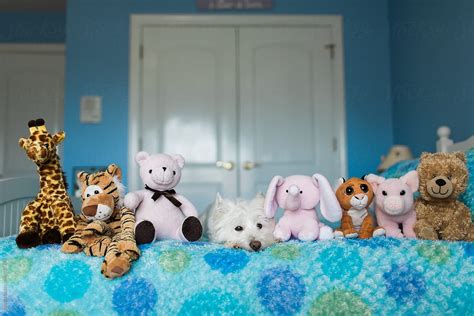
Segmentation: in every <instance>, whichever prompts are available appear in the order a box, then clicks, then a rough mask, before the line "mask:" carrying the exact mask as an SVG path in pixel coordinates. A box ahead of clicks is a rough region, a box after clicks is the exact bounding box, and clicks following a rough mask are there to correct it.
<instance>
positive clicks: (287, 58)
mask: <svg viewBox="0 0 474 316" xmlns="http://www.w3.org/2000/svg"><path fill="white" fill-rule="evenodd" d="M330 42H331V29H330V28H329V27H314V28H309V27H308V28H298V27H291V28H278V27H272V28H266V27H261V28H253V27H249V28H247V27H243V28H240V31H239V41H238V43H239V56H240V58H239V65H240V67H239V72H240V109H241V111H240V126H241V128H240V161H241V165H242V176H241V192H242V194H243V196H246V197H250V196H252V195H253V194H255V192H257V191H263V192H265V190H266V186H267V185H268V183H269V181H270V180H271V178H272V177H273V176H274V175H277V174H279V175H282V176H288V175H291V174H307V175H312V174H314V173H315V172H320V173H322V174H325V175H327V176H328V177H329V178H330V180H333V179H335V178H337V177H339V174H338V173H339V172H340V171H339V167H338V159H337V155H336V152H335V151H334V148H333V146H332V145H333V144H332V143H333V139H334V137H335V135H336V134H335V132H336V131H335V127H334V125H335V124H334V121H335V119H336V118H335V114H334V110H333V108H334V101H333V100H334V99H333V66H332V59H331V56H330V54H329V51H328V50H327V49H326V48H325V45H326V44H327V43H330Z"/></svg>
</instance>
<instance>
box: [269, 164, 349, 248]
mask: <svg viewBox="0 0 474 316" xmlns="http://www.w3.org/2000/svg"><path fill="white" fill-rule="evenodd" d="M319 202H321V203H320V208H321V215H322V216H323V217H324V218H325V219H327V220H328V221H330V222H337V221H339V220H341V217H342V210H341V206H340V205H339V202H338V201H337V198H336V195H335V194H334V191H333V190H332V188H331V185H330V184H329V182H328V180H327V179H326V178H325V177H324V176H322V175H320V174H318V173H316V174H314V175H313V176H311V177H309V176H301V175H294V176H289V177H286V178H283V177H281V176H275V177H273V179H272V181H271V182H270V185H269V186H268V190H267V194H266V197H265V204H264V208H265V214H266V216H267V217H269V218H273V217H274V216H275V213H276V211H277V209H278V207H281V208H283V209H284V210H285V212H284V214H283V216H282V217H281V218H280V220H279V221H278V224H277V225H276V227H275V230H274V233H273V234H274V236H275V238H277V239H279V240H281V241H287V240H288V239H290V238H291V236H293V237H296V238H298V239H299V240H303V241H313V240H316V239H318V238H319V239H332V238H334V233H333V231H332V229H331V228H330V227H329V226H326V225H324V224H323V223H320V222H319V220H318V217H317V215H316V210H315V207H316V205H318V203H319Z"/></svg>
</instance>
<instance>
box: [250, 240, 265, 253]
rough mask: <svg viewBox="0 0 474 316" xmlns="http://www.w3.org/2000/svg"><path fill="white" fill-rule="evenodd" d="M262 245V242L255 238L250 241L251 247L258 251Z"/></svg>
mask: <svg viewBox="0 0 474 316" xmlns="http://www.w3.org/2000/svg"><path fill="white" fill-rule="evenodd" d="M261 247H262V243H261V242H259V241H258V240H253V241H251V242H250V248H252V249H253V250H254V251H258V250H259V249H260V248H261Z"/></svg>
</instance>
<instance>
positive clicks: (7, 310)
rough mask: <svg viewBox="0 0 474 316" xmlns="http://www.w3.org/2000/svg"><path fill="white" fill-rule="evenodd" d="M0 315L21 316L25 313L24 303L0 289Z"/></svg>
mask: <svg viewBox="0 0 474 316" xmlns="http://www.w3.org/2000/svg"><path fill="white" fill-rule="evenodd" d="M0 298H2V300H1V301H0V316H23V315H26V310H25V305H24V304H23V302H21V301H20V300H19V299H18V297H16V296H12V295H10V294H8V292H7V293H6V294H5V292H2V291H0Z"/></svg>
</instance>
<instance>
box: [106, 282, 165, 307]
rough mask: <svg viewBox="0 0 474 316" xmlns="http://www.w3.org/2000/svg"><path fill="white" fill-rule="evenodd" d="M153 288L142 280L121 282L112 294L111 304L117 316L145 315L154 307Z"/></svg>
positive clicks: (154, 296)
mask: <svg viewBox="0 0 474 316" xmlns="http://www.w3.org/2000/svg"><path fill="white" fill-rule="evenodd" d="M157 299H158V294H157V292H156V289H155V287H154V286H153V285H152V284H151V283H150V282H149V281H147V280H145V279H142V278H135V279H128V280H125V281H122V282H121V283H120V285H119V286H117V287H116V288H115V290H114V292H113V296H112V303H113V308H114V310H115V311H116V312H117V313H118V314H119V315H133V316H134V315H146V314H147V313H149V312H150V311H151V310H152V309H153V308H154V306H155V304H156V301H157Z"/></svg>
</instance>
